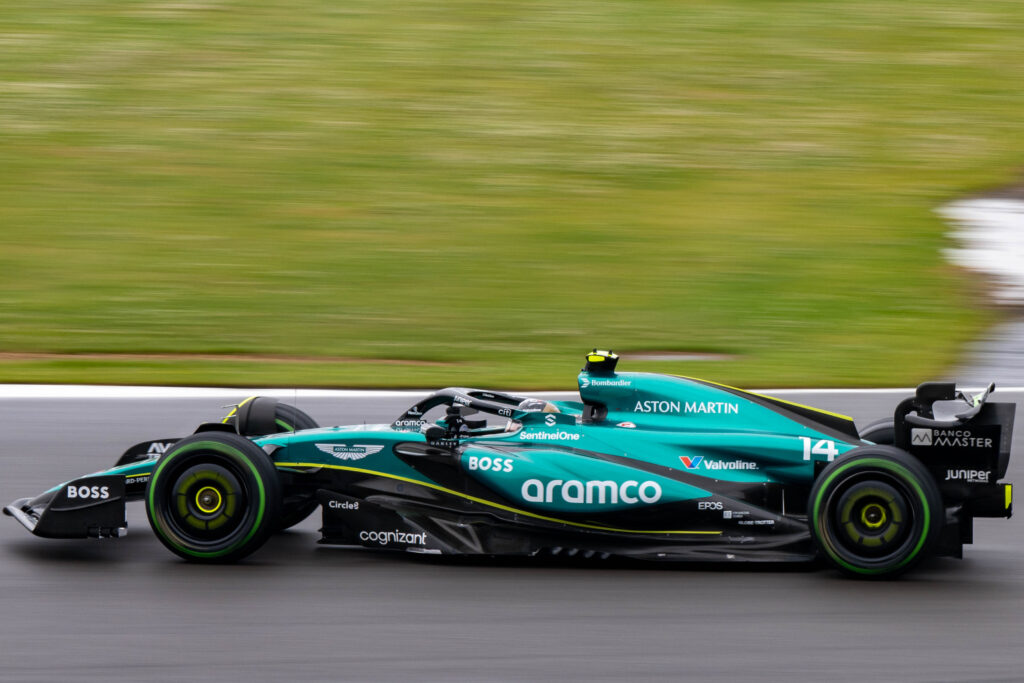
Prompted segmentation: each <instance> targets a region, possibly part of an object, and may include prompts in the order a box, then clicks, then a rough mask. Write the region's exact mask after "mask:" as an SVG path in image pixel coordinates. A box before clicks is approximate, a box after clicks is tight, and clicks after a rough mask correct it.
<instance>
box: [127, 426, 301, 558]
mask: <svg viewBox="0 0 1024 683" xmlns="http://www.w3.org/2000/svg"><path fill="white" fill-rule="evenodd" d="M280 508H281V485H280V483H279V481H278V478H277V471H276V470H275V469H274V464H273V463H272V462H271V461H270V458H269V456H268V455H267V454H266V453H265V452H264V451H263V449H261V448H260V447H259V446H257V445H256V444H254V443H253V442H252V441H250V440H249V439H246V438H245V437H242V436H238V435H235V434H229V433H225V432H206V433H201V434H195V435H193V436H190V437H188V438H185V439H182V440H181V441H179V442H177V443H176V444H174V446H172V447H171V448H170V450H168V451H167V452H166V453H165V454H164V455H163V456H161V458H160V459H159V460H158V461H157V463H156V466H155V467H154V468H153V474H152V475H151V476H150V480H149V484H148V486H147V488H146V514H147V516H148V517H149V523H150V526H152V527H153V531H154V533H155V534H156V536H157V538H159V539H160V542H161V543H163V544H164V545H165V546H166V547H167V548H168V549H169V550H170V551H171V552H173V553H175V554H177V555H179V556H180V557H183V558H184V559H186V560H189V561H191V562H235V561H238V560H240V559H242V558H243V557H245V556H247V555H249V554H250V553H252V552H254V551H255V550H256V549H258V548H259V547H260V546H262V545H263V543H264V542H266V540H267V538H268V537H269V536H270V534H271V533H272V532H273V531H274V530H275V529H276V528H277V524H278V522H279V516H280Z"/></svg>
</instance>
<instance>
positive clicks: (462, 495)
mask: <svg viewBox="0 0 1024 683" xmlns="http://www.w3.org/2000/svg"><path fill="white" fill-rule="evenodd" d="M274 466H275V467H326V468H328V469H332V470H345V471H347V472H361V473H363V474H373V475H376V476H378V477H385V478H386V479H397V480H399V481H407V482H409V483H410V484H418V485H420V486H426V487H427V488H432V489H436V490H437V491H443V492H444V493H448V494H451V495H453V496H458V497H459V498H465V499H466V500H471V501H473V502H474V503H480V504H481V505H488V506H490V507H493V508H498V509H499V510H505V511H506V512H513V513H515V514H517V515H525V516H526V517H533V518H535V519H542V520H544V521H545V522H555V523H556V524H568V525H569V526H578V527H583V528H584V529H596V530H598V531H614V532H616V533H620V534H701V535H707V536H721V535H722V532H721V531H675V530H673V531H641V530H637V529H616V528H614V527H609V526H598V525H597V524H582V523H580V522H570V521H568V520H565V519H558V518H557V517H545V516H544V515H538V514H536V513H533V512H527V511H526V510H519V509H516V508H513V507H509V506H507V505H501V504H500V503H494V502H491V501H489V500H485V499H483V498H477V497H476V496H470V495H468V494H465V493H459V492H458V491H453V490H452V489H448V488H445V487H443V486H438V485H437V484H431V483H429V482H425V481H420V480H418V479H410V478H408V477H401V476H398V475H397V474H388V473H387V472H377V471H376V470H364V469H362V468H361V467H345V466H344V465H325V464H323V463H319V462H316V463H314V462H275V463H274Z"/></svg>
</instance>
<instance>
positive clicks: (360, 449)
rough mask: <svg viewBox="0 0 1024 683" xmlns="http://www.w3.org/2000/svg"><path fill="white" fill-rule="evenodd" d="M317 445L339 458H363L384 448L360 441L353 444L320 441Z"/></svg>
mask: <svg viewBox="0 0 1024 683" xmlns="http://www.w3.org/2000/svg"><path fill="white" fill-rule="evenodd" d="M316 447H317V448H319V449H320V450H321V451H323V452H324V453H326V454H327V455H333V456H334V457H335V458H337V459H338V460H362V459H363V458H365V457H366V456H368V455H373V454H374V453H380V452H381V451H382V450H384V447H383V446H371V445H368V444H358V443H354V444H352V445H351V446H349V445H348V444H343V443H318V444H317V445H316Z"/></svg>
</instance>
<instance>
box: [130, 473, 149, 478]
mask: <svg viewBox="0 0 1024 683" xmlns="http://www.w3.org/2000/svg"><path fill="white" fill-rule="evenodd" d="M149 475H150V473H149V472H140V473H139V474H126V475H124V476H126V477H148V476H149Z"/></svg>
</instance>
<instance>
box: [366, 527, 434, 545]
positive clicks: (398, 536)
mask: <svg viewBox="0 0 1024 683" xmlns="http://www.w3.org/2000/svg"><path fill="white" fill-rule="evenodd" d="M359 540H360V541H369V542H371V543H379V544H380V545H390V544H391V543H399V544H401V545H426V544H427V535H426V534H425V533H419V534H413V533H409V532H408V531H399V530H398V529H395V530H394V531H360V532H359Z"/></svg>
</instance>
